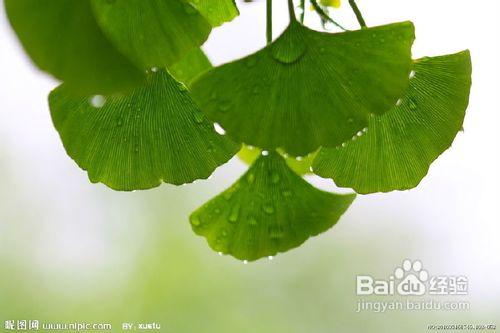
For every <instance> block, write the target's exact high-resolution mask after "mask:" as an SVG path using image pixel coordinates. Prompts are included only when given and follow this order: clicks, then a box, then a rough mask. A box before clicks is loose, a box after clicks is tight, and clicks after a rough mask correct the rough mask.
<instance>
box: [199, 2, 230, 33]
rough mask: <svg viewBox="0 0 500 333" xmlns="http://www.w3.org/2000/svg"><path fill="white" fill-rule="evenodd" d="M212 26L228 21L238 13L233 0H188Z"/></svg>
mask: <svg viewBox="0 0 500 333" xmlns="http://www.w3.org/2000/svg"><path fill="white" fill-rule="evenodd" d="M190 3H191V4H192V5H193V6H194V7H196V9H198V11H199V12H200V13H201V15H203V16H204V17H205V18H206V19H207V20H208V22H210V24H211V25H212V26H213V27H217V26H219V25H221V24H223V23H225V22H229V21H231V20H232V19H234V18H235V17H236V16H238V15H239V12H238V7H236V3H235V1H234V0H190Z"/></svg>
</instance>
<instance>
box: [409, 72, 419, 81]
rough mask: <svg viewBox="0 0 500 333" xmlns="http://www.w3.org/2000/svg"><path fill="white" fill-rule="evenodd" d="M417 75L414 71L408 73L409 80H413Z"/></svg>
mask: <svg viewBox="0 0 500 333" xmlns="http://www.w3.org/2000/svg"><path fill="white" fill-rule="evenodd" d="M416 74H417V73H416V72H415V71H411V72H410V79H413V78H414V77H415V75H416Z"/></svg>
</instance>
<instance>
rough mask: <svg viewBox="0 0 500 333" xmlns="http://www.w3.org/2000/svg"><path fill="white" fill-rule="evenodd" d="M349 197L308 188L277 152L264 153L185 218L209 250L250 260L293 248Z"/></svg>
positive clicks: (335, 216) (323, 226) (332, 219)
mask: <svg viewBox="0 0 500 333" xmlns="http://www.w3.org/2000/svg"><path fill="white" fill-rule="evenodd" d="M354 197H355V195H354V194H352V195H337V194H332V193H328V192H323V191H320V190H318V189H316V188H314V187H313V186H312V185H310V184H309V183H307V182H306V181H305V180H303V179H302V178H301V177H300V176H298V175H296V174H295V173H294V172H293V171H292V170H290V169H289V168H288V166H287V165H286V163H285V161H284V159H283V158H282V157H281V156H280V155H279V154H277V153H270V154H269V156H261V157H260V158H259V159H257V161H255V163H254V165H252V167H251V168H250V169H249V170H248V172H247V173H246V174H245V175H244V176H243V177H241V178H240V179H239V180H238V181H237V182H236V183H235V184H234V185H232V186H231V187H230V188H229V189H227V190H226V191H224V192H223V193H221V194H220V195H218V196H217V197H215V198H214V199H212V200H211V201H209V202H208V203H206V204H205V205H204V206H202V207H201V208H199V209H198V210H196V211H195V212H194V213H193V214H192V215H191V217H190V220H191V225H192V227H193V230H194V231H195V232H196V234H198V235H201V236H204V237H205V238H206V239H207V241H208V243H209V245H210V247H212V248H213V249H214V250H215V251H220V252H223V253H227V254H230V255H232V256H234V257H236V258H238V259H242V260H256V259H259V258H262V257H265V256H272V255H275V254H276V253H278V252H284V251H287V250H290V249H292V248H295V247H297V246H299V245H300V244H302V243H303V242H305V241H306V240H307V239H308V238H309V237H311V236H315V235H318V234H320V233H322V232H324V231H326V230H328V229H329V228H331V227H332V226H333V225H334V224H335V223H336V222H337V221H338V220H339V218H340V216H341V215H342V214H343V213H344V212H345V211H346V210H347V208H348V207H349V205H350V204H351V202H352V201H353V200H354Z"/></svg>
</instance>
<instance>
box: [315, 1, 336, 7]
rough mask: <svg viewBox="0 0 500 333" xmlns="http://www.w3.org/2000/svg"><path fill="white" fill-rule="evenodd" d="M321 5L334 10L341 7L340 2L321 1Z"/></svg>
mask: <svg viewBox="0 0 500 333" xmlns="http://www.w3.org/2000/svg"><path fill="white" fill-rule="evenodd" d="M319 3H320V4H321V5H323V6H327V7H334V8H339V7H340V0H320V1H319Z"/></svg>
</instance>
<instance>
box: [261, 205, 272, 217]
mask: <svg viewBox="0 0 500 333" xmlns="http://www.w3.org/2000/svg"><path fill="white" fill-rule="evenodd" d="M263 209H264V212H265V213H266V214H269V215H271V214H274V207H273V206H272V205H264V207H263Z"/></svg>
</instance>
